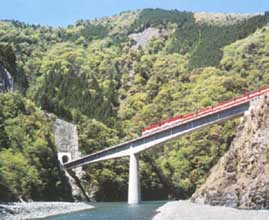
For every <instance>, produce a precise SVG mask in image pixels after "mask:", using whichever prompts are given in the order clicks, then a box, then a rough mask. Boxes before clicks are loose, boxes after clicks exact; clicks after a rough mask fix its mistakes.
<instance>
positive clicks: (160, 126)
mask: <svg viewBox="0 0 269 220" xmlns="http://www.w3.org/2000/svg"><path fill="white" fill-rule="evenodd" d="M266 93H269V87H262V88H260V89H258V90H256V91H253V92H249V93H245V94H244V95H241V96H239V97H236V98H234V99H231V100H227V101H224V102H221V103H219V104H217V105H213V106H209V107H206V108H203V109H200V110H199V111H196V112H192V113H188V114H185V115H183V116H176V117H173V118H170V119H168V120H165V121H161V122H159V123H156V124H153V125H150V126H148V127H146V128H144V129H143V130H142V136H145V135H150V134H153V133H156V132H158V131H161V130H164V129H166V128H169V127H171V126H175V125H178V124H182V123H184V122H187V121H189V120H194V119H195V118H199V117H204V116H206V115H208V114H212V113H216V112H219V111H221V110H223V109H226V108H230V107H232V106H236V105H238V104H241V103H244V102H249V101H250V100H255V99H258V98H259V97H260V96H261V95H264V94H266Z"/></svg>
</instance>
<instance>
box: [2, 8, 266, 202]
mask: <svg viewBox="0 0 269 220" xmlns="http://www.w3.org/2000/svg"><path fill="white" fill-rule="evenodd" d="M208 16H210V15H208ZM233 19H234V20H233V22H230V23H227V24H223V25H222V23H217V22H216V23H214V21H212V19H211V20H210V19H209V20H210V22H208V23H207V22H197V18H196V17H195V15H194V14H193V13H191V12H179V11H176V10H173V11H166V10H162V9H145V10H141V11H136V12H124V13H121V14H120V15H117V16H113V17H106V18H102V19H99V20H92V21H78V22H77V23H76V24H74V25H70V26H68V27H67V28H51V27H44V26H37V25H28V24H24V23H21V22H18V21H1V22H0V43H1V44H2V45H4V46H5V47H7V45H8V47H11V48H12V49H13V50H14V53H15V56H16V59H15V57H12V56H11V57H12V62H9V64H6V63H3V62H4V60H5V59H8V58H7V57H6V56H2V53H0V59H2V57H4V59H3V61H2V63H3V64H4V65H5V64H6V66H7V68H9V69H10V71H11V73H13V74H14V75H16V77H15V83H16V86H17V88H18V90H19V92H20V93H21V94H22V95H18V94H8V95H5V94H0V100H1V99H4V100H6V99H7V100H13V101H10V102H15V103H14V104H13V105H14V106H18V105H20V104H19V103H16V100H17V99H18V100H22V102H23V103H24V102H26V103H31V105H33V107H32V109H37V108H36V107H34V105H37V106H38V107H40V108H41V109H42V110H46V111H48V112H51V113H54V114H56V115H57V116H58V117H60V118H63V119H66V120H68V121H71V122H74V123H76V124H77V125H78V128H79V136H80V140H79V141H80V146H81V150H82V152H83V153H91V152H94V151H96V150H100V149H102V148H105V147H108V146H111V145H113V144H117V143H119V142H121V141H124V140H128V139H130V138H132V137H137V136H139V135H140V130H141V129H142V128H143V127H145V126H147V125H149V124H152V123H155V122H158V121H160V120H162V119H167V118H169V117H171V116H174V115H181V114H184V113H186V112H189V111H195V110H197V109H199V108H201V107H205V106H209V105H212V104H215V103H217V102H220V101H223V100H227V99H229V98H232V97H235V96H237V95H240V94H242V93H244V92H246V91H249V90H253V89H256V88H257V87H258V86H263V85H267V84H269V28H268V27H267V26H266V25H267V24H268V22H269V14H268V13H265V14H264V15H255V16H249V17H246V18H244V19H242V18H240V19H238V20H236V18H233ZM148 28H155V29H157V30H159V32H160V34H159V37H154V38H152V39H151V40H150V41H148V42H147V44H146V46H145V47H143V46H139V45H138V47H134V44H135V42H134V40H131V39H130V38H129V35H130V34H133V33H142V32H143V31H144V30H146V29H148ZM162 33H165V34H162ZM142 37H143V36H142ZM144 37H145V36H144ZM5 62H6V61H5ZM15 62H16V65H15ZM22 96H24V97H22ZM30 100H31V101H30ZM0 105H1V103H0ZM4 105H6V104H4ZM12 108H13V107H12ZM36 111H37V112H38V113H35V112H36ZM1 114H6V113H5V110H4V111H3V110H2V109H1V108H0V120H4V121H5V123H6V121H10V120H11V121H12V120H14V119H13V118H17V115H18V114H19V115H27V117H28V115H31V114H35V117H36V118H37V121H38V120H41V121H42V120H44V119H42V117H43V116H42V114H41V113H40V112H39V110H32V111H31V112H30V113H25V112H23V113H16V115H13V116H11V115H7V116H5V117H4V119H2V118H3V117H2V116H1ZM20 117H22V116H20ZM25 117H26V116H25ZM16 120H22V119H16ZM18 123H20V121H18ZM237 124H238V122H237V120H233V121H229V122H226V123H224V124H220V125H214V126H212V127H210V128H206V129H203V130H200V131H198V132H194V133H192V134H191V135H186V136H184V137H182V138H180V139H178V140H176V141H172V142H169V143H167V144H165V145H164V146H163V147H159V148H157V149H152V150H150V151H148V152H145V153H143V154H142V155H141V180H142V195H143V197H144V198H143V199H144V200H145V199H164V198H165V199H167V198H188V197H190V196H191V194H192V193H193V192H194V190H195V189H196V187H197V186H199V185H200V184H201V183H202V182H203V181H204V180H205V178H206V176H207V175H208V171H209V170H210V168H211V167H212V166H213V165H214V164H215V163H216V162H217V161H218V159H219V158H220V157H221V156H222V155H223V154H224V153H225V152H226V151H227V149H228V148H229V145H230V143H231V141H232V139H233V137H234V134H235V128H236V126H237ZM1 125H2V123H1ZM45 127H46V125H44V127H41V128H39V127H36V126H31V125H30V124H24V127H23V128H20V129H22V130H21V131H18V132H26V131H28V130H27V129H28V128H29V129H30V130H31V129H32V130H33V131H35V132H37V130H38V129H41V130H43V129H45ZM1 129H4V131H5V132H7V131H9V132H11V133H12V132H13V133H14V132H15V131H16V130H17V129H18V128H17V127H16V126H11V127H10V126H6V125H4V126H2V127H1ZM46 129H47V132H50V135H49V136H50V138H51V132H52V130H50V128H49V126H47V127H46ZM16 132H17V131H16ZM14 138H15V137H14ZM40 138H41V140H40V141H41V143H43V142H44V141H45V142H44V144H38V146H35V145H33V146H32V147H31V148H32V149H38V148H39V147H43V148H44V150H45V151H47V150H51V149H53V147H52V145H50V144H48V139H47V138H48V137H47V136H46V135H45V136H41V137H40ZM5 139H6V136H5V135H2V133H1V136H0V150H1V151H0V157H1V155H4V156H10V157H12V156H14V155H13V154H14V152H12V149H13V148H14V146H13V137H12V136H11V137H10V138H9V139H11V140H12V143H5V144H4V142H3V141H5ZM42 141H43V142H42ZM20 143H21V145H20V147H19V150H16V152H17V151H18V154H19V155H15V156H16V157H18V163H21V162H22V161H21V160H22V158H27V157H28V156H27V154H25V153H24V151H27V149H28V147H29V144H28V142H27V141H26V142H23V141H20ZM51 147H52V148H51ZM15 148H18V147H17V146H15ZM0 161H1V160H0ZM8 166H9V165H8V164H5V163H2V161H1V162H0V186H1V184H2V185H5V181H6V180H5V179H4V180H3V181H2V179H1V178H2V177H3V172H4V171H5V169H6V168H5V167H7V168H8ZM29 166H33V169H34V170H37V171H35V172H37V173H36V176H35V178H36V180H37V182H38V181H42V182H44V181H46V180H45V179H42V178H41V177H40V175H38V172H40V170H39V169H40V167H41V168H42V169H44V168H45V164H42V165H36V164H33V165H32V164H31V163H29ZM1 167H3V168H1ZM85 169H86V176H85V179H86V181H85V182H87V183H88V184H87V185H86V186H85V188H86V189H87V191H88V192H92V191H93V190H94V191H95V198H96V199H97V200H106V201H111V200H124V199H126V196H127V183H128V181H127V179H128V160H127V159H119V160H115V161H108V162H105V163H101V164H95V165H90V166H87V167H86V168H85ZM33 172H34V171H33ZM44 172H45V171H44ZM101 173H102V175H100V174H101ZM44 178H50V177H44ZM27 190H28V191H29V192H30V193H28V194H27V195H29V197H32V198H36V197H34V196H32V194H31V192H33V193H35V191H34V189H27ZM0 191H1V190H0ZM156 192H158V193H156ZM40 195H43V194H40ZM0 198H1V196H0ZM27 198H28V197H27Z"/></svg>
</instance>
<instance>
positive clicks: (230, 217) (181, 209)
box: [153, 201, 269, 220]
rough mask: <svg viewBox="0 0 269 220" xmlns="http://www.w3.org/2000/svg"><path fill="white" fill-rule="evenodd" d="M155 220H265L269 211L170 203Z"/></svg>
mask: <svg viewBox="0 0 269 220" xmlns="http://www.w3.org/2000/svg"><path fill="white" fill-rule="evenodd" d="M157 211H158V212H159V213H158V214H157V215H156V216H155V217H154V218H153V220H209V219H218V220H263V219H269V210H239V209H233V208H228V207H220V206H208V205H200V204H195V203H191V202H190V201H175V202H168V203H166V204H165V205H163V206H162V207H160V208H158V209H157Z"/></svg>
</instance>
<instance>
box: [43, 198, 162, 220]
mask: <svg viewBox="0 0 269 220" xmlns="http://www.w3.org/2000/svg"><path fill="white" fill-rule="evenodd" d="M164 203H165V201H154V202H152V201H151V202H143V203H142V204H139V205H128V204H127V203H126V202H97V203H89V204H90V205H93V206H94V207H95V208H94V209H92V210H87V211H81V212H75V213H69V214H66V215H59V216H53V217H48V218H44V219H46V220H151V219H152V218H153V216H154V215H155V214H157V212H156V209H158V208H159V207H160V206H162V205H163V204H164Z"/></svg>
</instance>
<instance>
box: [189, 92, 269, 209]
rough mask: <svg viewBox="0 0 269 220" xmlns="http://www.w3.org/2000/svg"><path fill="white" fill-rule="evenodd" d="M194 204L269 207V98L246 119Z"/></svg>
mask: <svg viewBox="0 0 269 220" xmlns="http://www.w3.org/2000/svg"><path fill="white" fill-rule="evenodd" d="M192 201H193V202H197V203H204V204H210V205H222V206H229V207H234V208H242V209H268V208H269V99H268V97H267V96H264V97H262V98H261V99H259V100H256V101H255V103H253V104H251V108H250V110H249V111H248V112H246V114H245V115H244V117H243V120H242V122H241V124H240V125H239V128H238V131H237V135H236V137H235V139H234V141H233V143H232V145H231V147H230V150H229V151H228V152H227V153H226V154H225V155H224V156H223V157H222V158H221V159H220V161H219V162H218V163H217V165H216V166H215V167H213V168H212V170H211V172H210V175H209V177H208V179H207V180H206V182H205V183H204V184H203V185H202V186H201V187H200V189H198V190H197V191H196V192H195V193H194V194H193V196H192Z"/></svg>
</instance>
